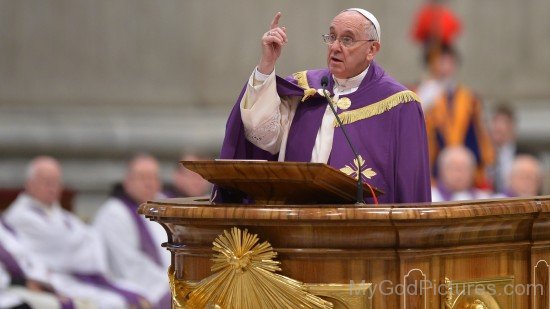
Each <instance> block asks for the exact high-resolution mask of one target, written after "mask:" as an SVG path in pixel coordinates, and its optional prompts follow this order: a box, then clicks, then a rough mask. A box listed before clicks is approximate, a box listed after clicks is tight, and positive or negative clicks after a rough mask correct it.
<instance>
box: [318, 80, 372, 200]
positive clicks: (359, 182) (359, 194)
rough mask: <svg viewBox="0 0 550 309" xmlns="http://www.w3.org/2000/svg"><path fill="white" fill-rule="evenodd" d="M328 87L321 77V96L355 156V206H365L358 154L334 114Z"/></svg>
mask: <svg viewBox="0 0 550 309" xmlns="http://www.w3.org/2000/svg"><path fill="white" fill-rule="evenodd" d="M327 85H328V77H326V76H323V78H321V87H323V94H324V95H325V99H327V101H328V106H330V110H332V113H333V114H334V117H335V118H336V121H337V122H338V125H339V126H340V129H342V133H344V136H345V137H346V140H347V142H348V145H349V147H350V148H351V151H353V154H354V155H355V159H356V160H357V169H358V171H357V202H356V203H355V204H356V205H365V200H364V199H363V181H362V179H361V176H362V175H361V173H362V170H361V161H360V160H359V154H358V153H357V151H356V150H355V147H353V144H352V143H351V140H350V139H349V136H348V134H347V132H346V130H345V129H344V125H343V124H342V120H341V119H340V116H338V114H337V113H336V109H335V108H334V106H333V105H332V99H331V98H330V93H328V92H327V89H326V87H327Z"/></svg>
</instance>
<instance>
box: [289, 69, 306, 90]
mask: <svg viewBox="0 0 550 309" xmlns="http://www.w3.org/2000/svg"><path fill="white" fill-rule="evenodd" d="M292 77H294V79H295V80H296V82H297V83H298V86H299V87H300V88H302V89H304V90H305V89H309V88H310V87H309V83H308V81H307V71H300V72H296V73H294V74H292Z"/></svg>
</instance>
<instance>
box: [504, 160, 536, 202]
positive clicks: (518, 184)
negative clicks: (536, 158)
mask: <svg viewBox="0 0 550 309" xmlns="http://www.w3.org/2000/svg"><path fill="white" fill-rule="evenodd" d="M511 176H512V177H510V179H509V183H510V189H511V190H512V191H513V192H514V193H515V194H517V195H518V196H535V195H537V194H538V192H539V189H540V187H541V175H540V169H539V167H538V165H537V164H536V163H534V162H531V161H527V160H524V161H522V162H516V163H515V166H514V167H513V170H512V173H511Z"/></svg>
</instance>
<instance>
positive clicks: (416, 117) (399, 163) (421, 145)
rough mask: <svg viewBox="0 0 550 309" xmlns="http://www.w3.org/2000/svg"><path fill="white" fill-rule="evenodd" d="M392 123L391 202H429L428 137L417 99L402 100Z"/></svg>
mask: <svg viewBox="0 0 550 309" xmlns="http://www.w3.org/2000/svg"><path fill="white" fill-rule="evenodd" d="M395 125H396V126H397V131H396V136H395V148H394V149H395V152H396V153H395V170H394V171H395V177H394V181H395V183H394V186H395V194H396V195H395V197H396V200H395V202H397V203H421V202H431V200H432V196H431V183H430V167H429V161H428V141H427V136H426V123H425V121H424V114H423V113H422V107H421V106H420V103H418V102H410V103H405V104H403V105H402V106H401V108H400V110H399V114H398V116H397V119H396V124H395Z"/></svg>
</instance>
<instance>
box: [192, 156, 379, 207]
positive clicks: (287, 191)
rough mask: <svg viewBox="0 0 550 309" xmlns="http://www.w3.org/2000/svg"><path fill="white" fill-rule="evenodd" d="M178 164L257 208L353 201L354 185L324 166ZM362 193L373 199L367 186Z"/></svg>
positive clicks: (231, 162) (220, 162)
mask: <svg viewBox="0 0 550 309" xmlns="http://www.w3.org/2000/svg"><path fill="white" fill-rule="evenodd" d="M181 164H183V165H184V166H185V167H187V168H188V169H190V170H192V171H194V172H196V173H198V174H199V175H201V176H202V177H203V178H204V179H206V180H208V181H209V182H211V183H213V184H216V185H218V186H220V187H223V188H227V189H233V190H237V191H240V192H245V193H246V194H248V196H249V197H251V198H252V199H254V200H255V202H256V203H258V204H266V205H267V204H269V205H282V204H319V203H340V204H344V203H352V202H354V201H355V200H356V192H357V181H356V180H355V179H353V178H352V177H350V176H347V175H346V174H344V173H342V172H340V171H338V170H336V169H334V168H333V167H330V166H328V165H326V164H323V163H303V162H269V161H250V160H248V161H247V160H215V161H181ZM373 190H374V192H375V194H377V195H379V194H380V193H381V192H380V191H379V190H377V189H375V188H373ZM363 191H364V193H365V196H372V194H371V191H370V189H369V188H368V186H367V185H364V186H363Z"/></svg>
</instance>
